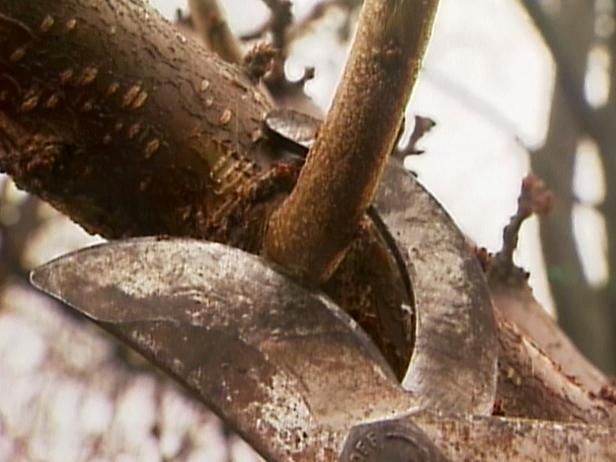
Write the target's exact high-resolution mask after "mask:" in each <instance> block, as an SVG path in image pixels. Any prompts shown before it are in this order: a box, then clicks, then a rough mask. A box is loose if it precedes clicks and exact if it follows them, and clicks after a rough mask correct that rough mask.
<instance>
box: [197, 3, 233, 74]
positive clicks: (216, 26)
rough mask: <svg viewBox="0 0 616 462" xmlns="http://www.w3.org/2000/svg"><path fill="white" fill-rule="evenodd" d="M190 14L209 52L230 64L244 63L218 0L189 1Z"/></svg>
mask: <svg viewBox="0 0 616 462" xmlns="http://www.w3.org/2000/svg"><path fill="white" fill-rule="evenodd" d="M188 5H189V7H190V14H191V17H192V20H193V23H194V24H195V27H196V28H197V31H198V33H199V36H200V37H201V39H202V40H203V43H205V45H206V46H207V47H208V49H209V50H211V51H213V52H214V53H216V54H217V55H218V56H220V57H221V58H222V59H224V60H225V61H227V62H229V63H235V64H239V63H241V62H242V49H241V46H240V43H239V42H238V41H237V39H236V38H235V36H234V35H233V33H232V32H231V29H229V24H228V23H227V20H226V19H225V15H224V13H223V12H222V10H221V8H220V5H219V4H218V1H217V0H189V1H188Z"/></svg>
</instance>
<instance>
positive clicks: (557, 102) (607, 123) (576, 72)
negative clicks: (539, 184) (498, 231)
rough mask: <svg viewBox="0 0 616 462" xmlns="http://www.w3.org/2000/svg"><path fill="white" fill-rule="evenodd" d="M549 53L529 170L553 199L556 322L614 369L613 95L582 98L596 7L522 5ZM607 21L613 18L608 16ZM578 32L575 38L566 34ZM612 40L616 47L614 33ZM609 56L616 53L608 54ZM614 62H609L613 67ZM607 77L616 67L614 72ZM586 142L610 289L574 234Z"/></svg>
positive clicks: (547, 239)
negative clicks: (577, 179)
mask: <svg viewBox="0 0 616 462" xmlns="http://www.w3.org/2000/svg"><path fill="white" fill-rule="evenodd" d="M521 4H522V5H523V6H524V8H525V9H526V11H527V12H528V14H529V16H530V18H531V19H532V21H533V23H534V24H535V26H536V27H537V29H538V31H539V32H540V34H541V36H542V37H543V39H544V41H545V43H546V45H547V47H548V48H549V50H550V52H551V54H552V57H553V58H554V62H555V66H556V78H557V82H556V87H555V90H554V96H553V100H552V111H551V119H550V126H549V130H548V134H547V138H546V142H545V145H544V146H543V147H541V148H540V149H538V150H536V151H535V152H534V153H532V155H531V163H532V168H533V171H534V172H536V173H537V174H538V175H539V176H541V177H542V178H543V179H545V180H546V182H547V183H548V184H549V185H550V188H551V189H552V190H553V191H554V193H555V195H556V197H557V200H556V201H555V204H554V209H553V213H552V214H551V215H550V217H544V218H542V219H541V221H540V225H541V240H542V246H543V251H544V256H545V260H546V267H547V272H548V277H549V281H550V287H551V291H552V295H553V297H554V300H555V302H556V308H557V311H558V318H559V321H560V323H561V325H562V326H563V328H564V329H565V331H566V332H567V333H568V334H569V335H570V336H571V338H572V339H573V340H574V342H575V343H576V344H577V345H578V346H579V347H580V348H581V350H582V351H583V352H584V353H585V354H586V355H587V356H588V357H589V358H591V360H592V361H593V362H594V363H595V364H597V365H599V366H601V367H602V368H604V369H605V370H607V371H610V372H612V373H613V372H614V371H616V360H615V359H614V354H613V352H614V350H615V348H616V347H615V345H616V340H615V339H614V335H613V333H612V332H611V331H612V330H613V327H614V326H615V325H616V315H614V313H616V311H615V308H616V242H615V240H616V218H614V216H615V215H614V213H613V210H615V209H616V161H614V156H613V147H614V146H615V145H616V133H615V131H614V129H613V127H614V126H615V125H616V104H615V103H616V97H615V93H616V92H615V91H613V88H611V89H610V91H609V94H610V97H609V101H608V103H607V104H605V105H604V106H603V107H600V108H593V107H591V105H590V104H589V102H588V101H587V99H586V96H585V84H586V71H587V65H588V58H589V54H590V52H591V50H592V47H593V46H594V45H597V44H599V43H600V41H601V38H600V37H599V36H598V35H597V32H596V29H595V25H596V24H597V12H596V11H595V3H594V2H587V1H584V0H572V1H569V2H564V3H562V4H561V6H560V8H558V9H557V10H553V11H552V12H551V14H548V12H547V11H546V10H545V9H544V7H543V6H542V4H541V3H540V2H536V1H533V0H522V1H521ZM611 16H612V20H613V17H614V12H613V11H612V12H611ZM571 30H575V31H576V33H575V34H570V33H569V32H568V31H571ZM611 40H612V42H613V41H614V38H613V35H612V39H611ZM611 50H612V53H613V48H611ZM613 60H614V57H613V56H612V61H613ZM612 75H614V67H613V66H612ZM583 137H589V138H591V139H592V140H593V141H594V142H595V143H596V144H597V146H598V148H599V154H600V156H601V160H602V163H603V167H604V170H603V171H604V174H605V177H606V185H607V191H606V199H605V202H604V203H603V204H602V206H601V207H600V209H599V210H600V211H602V212H603V214H604V217H605V220H606V224H607V231H608V239H609V242H608V252H607V255H608V264H609V275H608V285H607V287H593V286H592V285H591V284H590V283H589V282H588V280H587V279H586V276H585V274H584V271H583V268H582V263H581V259H580V256H579V250H578V243H577V242H576V239H575V236H574V234H573V210H574V207H575V206H576V205H577V201H576V198H575V196H574V192H573V174H574V163H575V156H576V152H577V150H578V145H579V143H580V140H581V139H582V138H583Z"/></svg>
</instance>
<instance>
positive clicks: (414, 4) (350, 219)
mask: <svg viewBox="0 0 616 462" xmlns="http://www.w3.org/2000/svg"><path fill="white" fill-rule="evenodd" d="M437 5H438V1H437V0H431V1H420V0H397V1H385V0H367V1H366V2H365V3H364V6H363V8H362V11H361V13H360V18H359V23H358V31H357V35H356V38H355V42H354V44H353V48H352V50H351V55H350V57H349V61H348V62H347V65H346V68H345V72H344V76H343V80H342V83H341V84H340V86H339V88H338V91H337V93H336V96H335V98H334V102H333V105H332V109H331V111H330V113H329V114H328V116H327V118H326V120H325V122H324V123H323V126H322V127H321V130H320V132H319V136H318V137H317V140H316V142H315V144H314V146H313V148H312V149H311V152H310V154H309V156H308V159H307V162H306V165H305V166H304V168H303V170H302V173H301V175H300V178H299V180H298V183H297V186H296V187H295V189H294V190H293V192H292V194H291V195H290V196H289V197H288V198H287V199H286V200H285V201H284V203H283V204H282V205H281V206H280V208H279V209H278V210H277V211H275V212H274V214H273V215H272V217H271V219H270V222H269V227H268V230H267V233H266V238H265V242H264V248H265V252H266V254H267V255H268V256H269V257H270V258H272V259H273V260H275V261H278V262H279V263H281V264H283V265H285V266H286V267H287V268H290V269H291V270H292V271H294V272H296V273H298V274H301V275H303V276H305V277H306V278H308V279H310V280H314V281H323V280H326V279H327V278H328V277H329V275H330V274H331V273H332V271H333V270H334V269H335V268H336V266H337V263H338V262H339V261H340V260H341V258H342V257H343V256H344V253H345V250H346V248H347V246H348V245H349V243H350V242H351V240H352V239H353V237H354V236H355V235H356V233H357V231H358V229H359V226H360V223H361V220H362V219H363V217H364V214H365V211H366V209H367V208H368V206H369V205H370V203H371V202H372V198H373V196H374V193H375V191H376V188H377V186H378V182H379V179H380V176H381V173H382V169H383V167H384V165H385V162H386V160H387V158H388V156H389V153H390V152H391V150H392V148H393V145H394V143H395V141H396V139H397V134H398V130H399V128H400V124H401V121H402V116H403V112H404V109H405V107H406V104H407V101H408V99H409V97H410V94H411V91H412V89H413V86H414V83H415V81H416V79H417V75H418V73H419V68H420V66H421V62H422V59H423V56H424V54H425V50H426V47H427V44H428V40H429V37H430V33H431V30H432V24H433V21H434V16H435V13H436V9H437Z"/></svg>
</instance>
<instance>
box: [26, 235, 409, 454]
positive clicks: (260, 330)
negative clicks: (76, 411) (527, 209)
mask: <svg viewBox="0 0 616 462" xmlns="http://www.w3.org/2000/svg"><path fill="white" fill-rule="evenodd" d="M32 281H33V283H34V284H35V285H37V286H38V287H40V288H42V289H43V290H45V291H47V292H48V293H50V294H52V295H53V296H55V297H57V298H59V299H61V300H63V301H64V302H66V303H67V304H69V305H70V306H72V307H74V308H76V309H77V310H78V311H80V312H82V313H84V314H85V315H86V316H88V317H90V318H92V319H93V320H95V321H96V322H97V323H98V324H100V325H101V326H102V327H104V328H105V329H107V330H109V331H111V332H112V333H113V334H115V335H116V336H118V337H119V338H121V339H122V340H124V341H126V342H127V343H128V344H130V345H131V346H133V347H134V348H135V349H137V350H138V351H139V352H141V353H142V354H143V355H144V356H146V357H147V358H149V359H150V360H151V361H152V362H153V363H154V364H156V365H157V366H159V367H161V368H162V369H164V370H166V371H167V372H169V373H170V374H171V375H173V376H174V377H176V378H177V379H178V380H179V381H181V382H182V383H184V384H185V385H186V386H187V387H188V388H190V389H191V390H193V391H194V392H196V393H197V394H198V395H199V396H200V398H201V400H202V401H203V402H204V403H206V405H207V406H208V407H210V408H211V409H212V410H213V411H214V412H216V413H217V414H218V415H219V416H221V417H222V418H223V419H224V420H225V421H226V422H228V423H229V424H230V425H231V426H232V427H233V428H234V429H236V430H237V431H238V432H239V433H240V434H241V435H242V436H243V437H244V438H245V439H246V440H247V441H248V442H249V443H251V444H252V445H253V447H254V448H255V449H257V450H258V451H259V452H260V453H261V454H262V455H263V456H264V457H266V458H268V460H272V461H278V460H292V461H295V460H298V461H299V460H324V461H329V460H332V461H334V460H336V459H335V457H336V455H337V454H338V451H339V450H340V448H341V444H342V441H341V440H340V438H341V436H340V435H344V433H345V431H346V430H347V429H348V428H349V427H350V426H352V425H354V424H356V423H359V422H363V421H365V420H374V419H379V418H382V417H385V416H393V415H397V414H399V413H403V412H405V411H408V410H410V409H414V408H415V400H414V398H413V397H412V395H410V394H409V393H407V392H405V391H404V390H403V389H402V388H401V387H400V386H399V384H398V383H397V381H396V380H395V377H394V375H393V373H392V372H391V370H390V369H389V367H388V365H387V364H386V362H385V360H384V359H383V357H382V356H381V354H380V353H379V352H378V350H377V349H376V348H375V347H374V345H373V344H372V342H371V341H370V340H369V339H368V337H367V336H366V335H365V334H364V333H363V331H362V330H361V329H359V328H358V327H357V325H356V324H355V322H354V321H353V320H352V319H350V318H349V317H348V316H347V315H346V314H345V313H344V312H342V311H341V310H340V309H339V308H338V307H337V306H336V305H335V304H333V303H332V302H331V301H329V300H328V299H327V298H325V297H323V296H322V295H320V294H318V293H315V292H311V291H309V290H307V289H304V288H303V287H301V286H299V285H297V284H296V283H294V282H293V281H292V280H291V279H289V278H288V277H287V276H285V275H284V274H282V273H280V272H279V271H278V268H276V267H275V266H273V265H271V264H270V263H268V262H266V261H265V260H263V259H261V258H260V257H257V256H254V255H250V254H247V253H245V252H242V251H240V250H237V249H233V248H230V247H226V246H223V245H220V244H214V243H207V242H203V241H196V240H190V239H160V238H141V239H132V240H127V241H117V242H112V243H108V244H104V245H101V246H97V247H93V248H90V249H86V250H82V251H78V252H76V253H73V254H70V255H68V256H65V257H62V258H60V259H58V260H55V261H53V262H51V263H49V264H47V265H45V266H43V267H42V268H39V269H38V270H36V271H35V272H34V273H33V276H32ZM336 435H337V436H336Z"/></svg>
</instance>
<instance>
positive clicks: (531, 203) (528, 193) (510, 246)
mask: <svg viewBox="0 0 616 462" xmlns="http://www.w3.org/2000/svg"><path fill="white" fill-rule="evenodd" d="M552 202H553V195H552V193H551V192H550V191H548V190H547V189H546V187H545V183H544V182H543V181H542V180H541V179H540V178H539V177H537V176H535V175H532V174H531V175H528V176H527V177H526V178H524V180H523V181H522V188H521V191H520V196H519V197H518V209H517V211H516V213H515V214H514V215H513V216H512V217H511V220H510V221H509V224H508V225H507V226H505V228H504V230H503V247H502V248H501V250H500V251H498V252H497V253H496V255H495V256H494V258H493V259H492V262H491V264H490V268H489V274H490V277H491V278H506V277H508V275H510V274H511V273H513V272H514V271H515V269H516V268H515V264H514V262H513V253H514V252H515V249H516V248H517V246H518V239H519V233H520V228H521V227H522V224H523V223H524V221H525V220H526V219H527V218H529V217H531V216H532V215H533V214H537V215H545V214H546V213H548V212H549V211H550V208H551V207H552Z"/></svg>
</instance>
